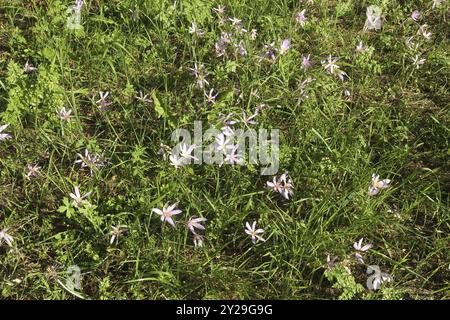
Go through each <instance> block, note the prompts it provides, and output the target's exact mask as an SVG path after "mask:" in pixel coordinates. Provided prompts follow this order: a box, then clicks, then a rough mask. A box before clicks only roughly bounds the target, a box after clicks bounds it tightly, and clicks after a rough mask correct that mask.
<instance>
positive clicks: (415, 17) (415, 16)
mask: <svg viewBox="0 0 450 320" xmlns="http://www.w3.org/2000/svg"><path fill="white" fill-rule="evenodd" d="M421 16H422V14H421V13H420V11H419V10H414V11H413V12H412V14H411V18H412V19H413V20H414V21H419V20H420V18H421Z"/></svg>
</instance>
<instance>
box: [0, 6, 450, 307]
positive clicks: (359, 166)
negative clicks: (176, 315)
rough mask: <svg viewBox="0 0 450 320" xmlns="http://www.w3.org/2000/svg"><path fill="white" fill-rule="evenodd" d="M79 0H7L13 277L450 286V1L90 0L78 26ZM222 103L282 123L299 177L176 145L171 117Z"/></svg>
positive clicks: (135, 290) (265, 122)
mask: <svg viewBox="0 0 450 320" xmlns="http://www.w3.org/2000/svg"><path fill="white" fill-rule="evenodd" d="M72 5H74V3H73V2H72V1H63V0H31V1H20V0H0V126H2V125H8V126H7V127H4V128H3V131H2V132H1V134H2V135H3V136H2V138H1V140H0V231H2V230H3V231H2V233H0V297H2V298H3V299H5V298H7V299H37V298H45V299H72V298H76V297H78V298H86V299H125V298H128V299H177V298H178V299H180V298H190V299H212V298H218V299H244V298H253V299H269V298H272V299H316V298H319V299H338V298H340V299H386V298H392V299H411V298H412V299H441V298H447V299H448V298H450V276H449V274H450V213H449V191H450V168H449V157H450V146H449V139H448V137H449V118H450V112H449V103H450V93H449V81H450V56H449V49H450V47H449V38H450V37H449V31H450V28H449V20H448V19H449V14H448V13H449V10H448V9H449V4H448V1H447V2H446V1H432V0H426V1H418V0H417V1H414V0H410V1H396V0H389V1H388V0H380V1H375V0H373V1H365V0H343V1H332V0H329V1H326V0H321V1H319V0H314V1H306V0H305V1H298V0H295V1H294V0H279V1H270V0H239V1H237V0H224V1H212V0H211V1H209V0H191V1H181V0H178V1H173V0H171V1H169V0H150V1H144V0H142V1H139V0H124V1H118V0H111V1H102V0H86V1H84V3H81V4H79V5H80V12H81V25H82V28H81V29H73V28H72V29H71V28H68V25H67V20H68V18H70V14H73V12H74V11H73V10H72V11H71V13H70V12H69V17H68V12H67V9H68V8H69V7H70V6H72ZM370 5H377V6H378V7H379V8H381V10H382V16H381V17H380V21H381V22H382V25H381V27H380V28H375V29H374V28H370V24H369V28H367V26H368V25H367V23H366V18H367V15H366V9H367V7H369V6H370ZM221 6H224V7H225V9H224V11H223V12H222V10H221V9H222V7H221ZM415 10H417V11H416V12H414V11H415ZM365 25H366V28H364V26H365ZM253 29H255V30H253ZM192 69H193V70H192ZM211 89H213V91H212V92H211V91H210V90H211ZM106 92H108V95H107V96H106V97H105V98H104V99H101V98H102V96H103V97H104V96H105V95H106ZM139 92H141V93H142V95H140V93H139ZM101 95H102V96H101ZM146 95H147V96H146ZM216 95H217V96H216ZM136 96H137V97H138V98H139V97H142V98H141V99H137V98H136ZM145 96H146V97H145ZM143 97H145V98H143ZM99 99H100V100H99ZM62 108H64V109H62ZM69 110H71V111H70V113H69ZM243 111H244V112H245V113H246V116H250V115H254V114H256V116H255V117H254V118H253V120H254V121H255V122H256V123H254V124H252V121H251V120H249V121H244V120H248V119H243V118H244V117H243ZM230 113H232V115H231V116H230V119H235V120H239V122H238V123H236V124H233V126H232V128H237V127H242V128H244V127H246V128H249V127H251V128H255V129H258V128H267V129H279V130H280V139H279V150H280V155H279V159H280V169H279V171H278V173H277V174H276V175H274V176H276V178H277V179H279V178H280V175H282V174H283V173H285V172H287V173H288V177H289V178H290V179H291V182H292V184H293V188H291V189H290V190H291V191H293V194H290V193H288V194H284V195H285V196H286V197H283V195H282V194H279V193H278V192H276V190H271V188H269V187H268V185H267V181H272V179H273V177H274V176H263V175H261V174H260V168H259V167H258V165H254V164H247V165H234V166H233V165H229V164H224V165H222V166H217V165H206V164H189V165H184V166H181V167H179V168H176V167H174V166H173V165H172V163H171V160H170V158H169V154H168V152H170V149H171V148H172V147H173V146H174V142H173V141H171V134H172V132H173V131H174V130H175V129H177V128H184V129H187V130H189V131H192V130H193V123H194V121H202V123H203V127H204V128H208V127H209V126H212V127H215V128H218V129H219V130H220V129H221V128H222V127H223V126H224V124H227V122H226V121H224V117H226V116H227V115H229V114H230ZM228 124H230V122H228ZM230 126H231V124H230ZM85 150H87V152H88V153H87V154H86V153H85V152H86V151H85ZM78 160H81V161H78ZM76 161H78V162H76ZM373 173H375V174H378V175H379V176H380V179H389V180H391V181H390V183H389V187H387V188H384V189H382V188H379V189H380V190H377V191H379V192H378V193H377V194H376V195H369V194H368V190H369V187H370V186H371V185H372V184H373V181H372V174H373ZM286 181H288V180H286ZM286 183H287V182H286ZM379 183H381V184H383V183H385V184H387V181H385V182H379ZM378 186H379V187H380V186H381V185H378ZM386 186H387V185H386ZM75 187H78V188H79V191H80V193H81V196H82V195H85V194H87V193H89V192H90V194H88V195H87V196H86V197H85V198H84V199H83V200H84V201H85V202H83V201H81V199H78V200H79V201H78V203H72V201H73V197H71V196H70V195H69V194H70V193H74V192H75V191H74V189H75ZM280 193H281V192H280ZM74 196H75V198H76V194H75V195H74ZM286 198H288V199H286ZM175 203H176V204H177V209H179V210H181V211H182V212H181V213H179V214H177V215H174V216H173V220H174V221H175V222H176V228H173V227H172V226H171V225H170V224H169V223H167V222H170V221H164V222H162V221H161V219H160V216H159V215H158V212H157V210H152V209H154V208H160V209H161V208H163V206H167V205H171V204H175ZM192 216H197V217H204V218H206V219H207V221H203V222H201V223H202V225H203V226H205V230H200V231H199V230H198V229H194V231H196V232H197V235H194V234H193V233H192V232H191V230H189V229H188V228H186V225H185V223H186V222H187V221H188V220H189V218H191V217H192ZM253 221H256V222H257V225H256V228H263V229H264V233H260V234H258V235H260V236H262V237H263V238H264V240H265V241H262V240H259V239H256V240H257V241H255V244H254V243H253V242H252V239H251V237H250V236H249V235H248V234H247V233H246V232H245V228H246V226H245V223H246V222H249V223H250V224H252V222H253ZM113 235H115V237H114V238H113V239H112V238H111V237H112V236H113ZM202 237H203V238H202ZM361 238H364V239H363V241H362V243H361V246H359V247H358V243H356V244H355V246H356V247H357V248H360V249H362V248H361V247H362V246H365V245H366V244H372V247H371V248H370V249H368V250H365V249H367V248H368V247H366V248H364V250H359V253H360V254H361V256H355V253H358V250H355V248H354V246H353V245H354V243H355V242H358V241H359V239H361ZM194 239H195V240H196V244H197V246H195V245H194V241H193V240H194ZM201 240H202V241H201ZM201 242H202V246H200V245H199V244H201ZM358 257H359V258H358ZM361 257H362V258H363V259H361ZM327 258H328V263H327ZM73 265H77V266H79V268H80V269H81V285H82V287H81V288H79V289H77V288H75V289H74V288H71V287H68V286H67V282H66V278H67V277H68V274H67V269H68V268H69V267H70V266H73ZM369 265H377V266H379V268H380V270H381V271H382V272H383V276H381V278H380V279H381V280H380V281H379V282H380V283H381V282H382V284H381V287H380V288H379V290H372V289H370V288H367V285H366V281H367V279H368V275H367V273H366V271H367V267H368V266H369ZM384 273H386V274H384ZM387 279H389V280H390V281H387ZM375 289H376V288H375Z"/></svg>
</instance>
